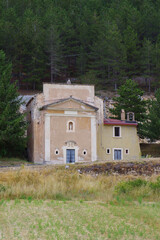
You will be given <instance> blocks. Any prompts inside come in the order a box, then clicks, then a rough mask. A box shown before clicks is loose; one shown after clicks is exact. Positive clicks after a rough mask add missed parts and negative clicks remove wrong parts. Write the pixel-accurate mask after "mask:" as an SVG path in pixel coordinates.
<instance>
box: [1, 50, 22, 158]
mask: <svg viewBox="0 0 160 240" xmlns="http://www.w3.org/2000/svg"><path fill="white" fill-rule="evenodd" d="M11 72H12V64H10V63H8V62H7V60H6V57H5V53H4V52H3V51H0V156H14V155H15V156H16V155H20V154H22V152H23V151H24V149H25V143H26V138H25V130H26V123H25V120H24V115H23V114H21V113H20V111H19V110H20V105H21V102H22V99H21V98H20V97H19V96H18V92H17V89H16V86H15V84H11V82H10V79H11Z"/></svg>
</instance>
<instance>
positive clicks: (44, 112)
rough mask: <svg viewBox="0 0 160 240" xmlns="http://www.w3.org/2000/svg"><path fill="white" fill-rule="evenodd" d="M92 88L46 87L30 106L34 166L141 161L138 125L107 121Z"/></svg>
mask: <svg viewBox="0 0 160 240" xmlns="http://www.w3.org/2000/svg"><path fill="white" fill-rule="evenodd" d="M103 111H104V106H103V100H102V99H100V98H98V97H97V96H95V90H94V86H92V85H77V84H75V85H74V84H49V83H44V84H43V93H40V94H37V95H35V96H34V97H33V98H31V99H30V101H29V102H28V103H27V121H28V131H27V134H28V156H29V159H30V160H31V161H33V162H34V163H44V162H45V163H56V164H58V163H59V164H66V163H75V162H90V161H96V160H129V159H138V158H139V156H140V149H139V143H138V136H137V130H136V126H137V123H136V122H135V121H127V120H125V119H123V120H119V121H118V122H115V121H109V122H107V119H104V115H103Z"/></svg>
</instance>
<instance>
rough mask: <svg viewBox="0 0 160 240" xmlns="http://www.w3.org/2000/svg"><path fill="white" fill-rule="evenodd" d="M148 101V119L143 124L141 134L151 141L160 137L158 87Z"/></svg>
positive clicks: (159, 95) (159, 92)
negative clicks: (149, 101) (152, 97)
mask: <svg viewBox="0 0 160 240" xmlns="http://www.w3.org/2000/svg"><path fill="white" fill-rule="evenodd" d="M155 97H156V98H155V99H153V100H152V101H151V103H150V107H149V114H148V120H147V121H146V122H145V123H144V125H143V135H144V136H145V137H148V138H149V139H150V140H151V141H152V142H153V141H155V140H159V139H160V89H158V90H157V91H156V94H155Z"/></svg>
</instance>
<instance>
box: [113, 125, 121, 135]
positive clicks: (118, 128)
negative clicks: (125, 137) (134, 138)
mask: <svg viewBox="0 0 160 240" xmlns="http://www.w3.org/2000/svg"><path fill="white" fill-rule="evenodd" d="M113 136H114V137H121V128H120V127H113Z"/></svg>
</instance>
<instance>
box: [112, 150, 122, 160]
mask: <svg viewBox="0 0 160 240" xmlns="http://www.w3.org/2000/svg"><path fill="white" fill-rule="evenodd" d="M114 150H121V159H120V160H115V159H114ZM113 160H115V161H121V160H123V148H113Z"/></svg>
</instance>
